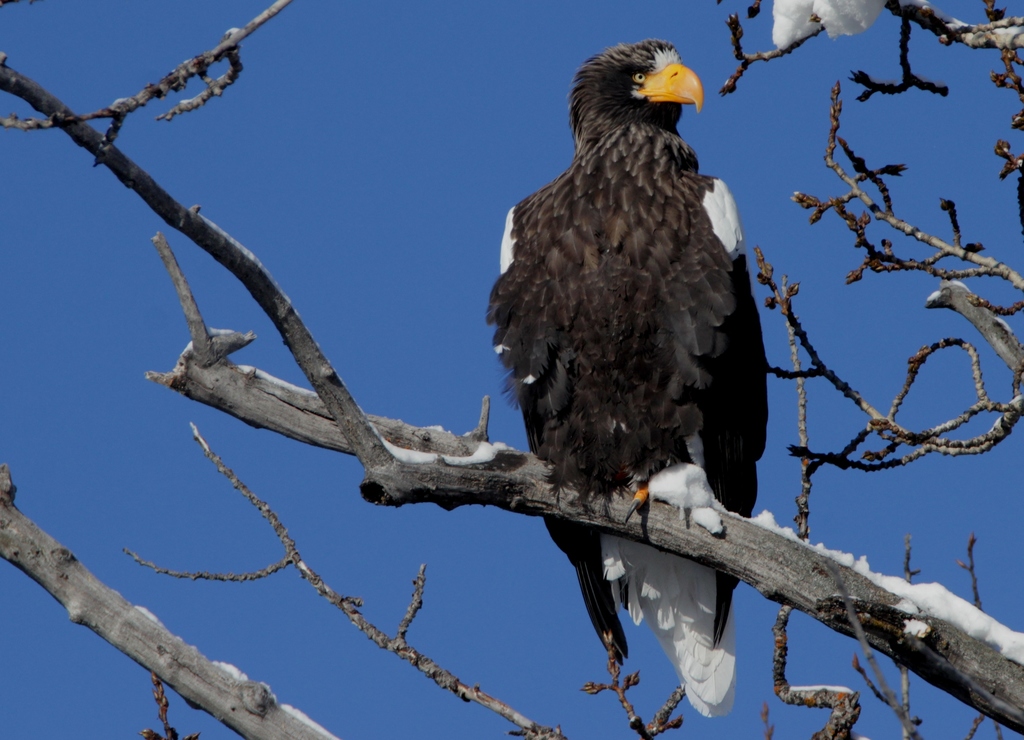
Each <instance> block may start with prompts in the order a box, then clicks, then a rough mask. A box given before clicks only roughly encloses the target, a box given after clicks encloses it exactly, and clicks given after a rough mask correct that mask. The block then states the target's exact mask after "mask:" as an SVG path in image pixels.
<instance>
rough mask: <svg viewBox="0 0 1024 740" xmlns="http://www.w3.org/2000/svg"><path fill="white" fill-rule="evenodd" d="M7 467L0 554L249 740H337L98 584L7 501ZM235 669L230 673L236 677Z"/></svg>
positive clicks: (0, 468) (1, 482) (0, 485)
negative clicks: (300, 718)
mask: <svg viewBox="0 0 1024 740" xmlns="http://www.w3.org/2000/svg"><path fill="white" fill-rule="evenodd" d="M15 492H16V488H15V486H14V484H13V483H12V482H11V474H10V469H9V468H8V467H7V465H0V558H3V559H4V560H7V561H8V562H10V563H11V564H12V565H13V566H15V567H16V568H18V569H19V570H21V571H22V572H24V573H25V575H27V576H28V577H29V578H31V579H32V580H34V581H35V582H36V583H38V584H39V585H40V586H42V587H43V588H44V589H46V591H48V592H49V594H50V595H51V596H53V598H55V599H56V600H57V601H58V602H60V604H61V605H62V606H64V608H66V609H67V611H68V616H69V618H70V619H71V621H72V622H74V623H75V624H81V625H83V626H85V627H88V628H89V629H90V630H92V631H93V632H95V633H96V634H97V635H99V636H100V637H102V638H103V639H104V640H106V641H107V642H108V643H110V644H111V645H112V646H113V647H115V648H117V649H118V650H120V651H121V652H122V653H124V654H125V655H127V656H128V657H129V658H131V659H132V660H134V661H135V662H136V663H138V664H139V665H141V666H142V667H143V668H145V669H147V670H148V671H151V672H152V673H154V674H156V675H157V676H158V677H159V678H160V680H161V681H163V682H164V683H166V684H167V685H168V686H170V687H171V688H173V689H174V690H175V691H176V692H178V694H180V695H181V696H182V697H183V698H184V699H185V700H187V701H188V702H189V703H191V704H194V705H195V706H197V707H199V708H200V709H203V710H204V711H206V712H208V713H209V714H210V715H212V716H213V717H215V718H217V719H218V720H219V721H221V722H223V723H224V724H225V725H226V726H228V727H230V728H231V729H232V730H234V731H235V732H237V733H239V734H240V735H242V736H243V737H246V738H250V739H252V740H256V739H262V740H276V739H277V738H282V737H288V738H296V739H297V740H336V738H334V736H333V735H331V734H330V733H328V732H326V731H324V730H322V728H320V729H319V730H318V729H317V727H316V726H314V725H311V724H309V723H308V722H303V721H300V720H299V719H297V718H296V716H295V715H294V714H292V713H290V712H288V711H287V710H286V709H285V707H284V705H281V704H279V703H278V701H277V698H276V697H275V696H274V694H273V692H272V691H271V690H270V687H268V686H267V685H266V684H264V683H260V682H258V681H250V680H248V679H247V678H245V676H244V674H241V672H239V671H238V670H237V669H234V671H233V672H231V671H227V670H225V669H224V668H223V667H221V666H222V665H223V664H218V663H215V662H213V661H211V660H209V659H208V658H206V657H205V656H204V655H202V654H201V653H200V652H199V651H198V650H197V649H196V648H195V647H193V646H192V645H189V644H187V643H185V642H184V641H183V640H182V639H181V638H180V637H178V636H176V635H174V634H172V633H171V632H169V631H168V630H167V628H166V627H164V626H163V624H161V623H160V621H159V620H158V619H156V618H155V617H154V616H153V615H152V614H150V613H149V611H147V610H145V609H143V608H142V607H139V606H135V605H132V604H130V603H128V602H127V601H125V599H124V598H123V597H122V596H121V595H120V594H119V593H118V592H117V591H115V590H114V589H112V588H110V587H109V586H107V585H105V584H104V583H102V582H101V581H100V580H98V579H97V578H96V576H94V575H93V574H92V573H91V572H89V570H88V569H86V567H85V566H84V565H83V564H82V563H81V562H80V561H79V560H78V559H77V558H76V557H75V556H74V554H72V553H71V551H70V550H68V549H67V548H66V547H64V546H63V545H61V544H60V543H59V542H57V541H56V540H55V539H53V538H52V537H50V535H48V534H47V533H46V532H44V531H42V530H41V529H40V528H39V527H38V526H36V524H35V523H34V522H32V521H31V520H30V519H28V518H27V517H26V516H25V515H24V514H22V513H21V511H19V510H18V508H17V507H16V506H15V505H14V496H15ZM236 674H237V675H236Z"/></svg>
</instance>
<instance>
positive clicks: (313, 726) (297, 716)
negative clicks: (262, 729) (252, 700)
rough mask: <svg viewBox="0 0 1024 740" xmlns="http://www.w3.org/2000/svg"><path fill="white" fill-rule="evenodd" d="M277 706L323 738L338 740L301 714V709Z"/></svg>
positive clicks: (285, 705)
mask: <svg viewBox="0 0 1024 740" xmlns="http://www.w3.org/2000/svg"><path fill="white" fill-rule="evenodd" d="M278 706H279V707H281V709H283V710H284V711H285V712H286V713H287V714H290V715H291V716H293V717H294V718H295V719H297V720H299V722H301V723H302V724H304V725H306V726H307V727H309V728H311V729H313V730H315V731H316V732H319V733H320V734H321V735H323V736H324V738H329V739H330V740H339V738H338V737H336V736H335V735H332V734H331V733H329V732H328V731H327V730H325V729H324V728H323V727H321V726H320V725H318V724H317V723H316V722H314V721H313V720H311V719H310V718H309V717H308V716H307V715H306V713H305V712H303V711H302V710H301V709H296V708H295V707H293V706H292V705H291V704H278Z"/></svg>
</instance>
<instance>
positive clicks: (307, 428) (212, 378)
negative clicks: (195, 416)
mask: <svg viewBox="0 0 1024 740" xmlns="http://www.w3.org/2000/svg"><path fill="white" fill-rule="evenodd" d="M146 378H148V379H149V380H152V381H153V382H155V383H159V384H161V385H164V386H166V387H168V388H170V389H171V390H174V391H177V392H178V393H180V394H182V395H183V396H185V397H186V398H190V399H192V400H193V401H199V402H200V403H204V404H206V405H207V406H212V407H213V408H215V409H219V410H220V411H224V412H225V413H228V414H231V415H232V416H234V417H235V418H237V419H241V420H242V421H244V422H245V423H246V424H249V425H250V426H254V427H256V428H257V429H269V430H271V431H273V432H277V433H278V434H281V435H284V436H285V437H290V438H291V439H294V440H297V441H299V442H303V443H304V444H310V445H315V446H316V447H323V448H325V449H328V450H335V451H337V452H344V453H347V454H349V455H352V454H355V453H354V452H353V449H352V445H351V444H349V442H348V439H347V438H346V437H345V435H344V433H343V432H342V431H341V430H340V429H338V425H337V424H335V423H334V420H333V419H332V418H331V415H330V414H329V413H328V412H327V408H326V407H325V406H324V403H323V401H321V400H320V398H319V397H318V396H317V395H316V394H315V393H313V392H312V391H310V390H306V389H304V388H298V387H296V386H294V385H292V384H290V383H287V382H285V381H283V380H278V379H277V378H274V377H273V376H271V375H267V374H266V373H264V372H262V371H260V370H256V369H255V368H252V367H245V366H240V365H233V364H231V363H230V362H227V361H221V362H218V363H217V364H215V365H212V366H210V367H203V365H202V363H201V362H199V361H198V359H197V358H196V357H195V356H194V355H193V353H192V352H190V351H186V352H184V353H183V354H182V355H181V357H179V358H178V364H177V365H176V366H175V368H174V369H173V370H171V371H170V372H169V373H156V372H149V373H146ZM368 418H369V420H370V422H371V423H372V424H373V425H374V427H376V428H377V430H378V431H379V432H380V434H381V436H382V437H384V439H386V440H388V441H389V442H391V443H392V444H394V445H397V446H398V447H405V448H407V449H412V450H423V451H426V452H437V453H440V454H442V455H457V456H460V457H465V456H466V455H470V454H472V452H473V450H474V449H476V446H477V444H478V443H479V442H478V440H477V438H476V437H474V435H477V436H479V435H480V434H481V431H480V427H479V426H478V428H477V429H476V430H474V431H473V432H470V433H469V434H467V435H465V436H461V437H460V436H457V435H455V434H452V433H451V432H446V431H443V430H441V429H436V428H435V429H426V428H422V427H414V426H412V425H411V424H406V423H405V422H403V421H399V420H397V419H387V418H384V417H382V416H373V415H372V414H371V415H369V416H368ZM483 433H484V434H486V432H483Z"/></svg>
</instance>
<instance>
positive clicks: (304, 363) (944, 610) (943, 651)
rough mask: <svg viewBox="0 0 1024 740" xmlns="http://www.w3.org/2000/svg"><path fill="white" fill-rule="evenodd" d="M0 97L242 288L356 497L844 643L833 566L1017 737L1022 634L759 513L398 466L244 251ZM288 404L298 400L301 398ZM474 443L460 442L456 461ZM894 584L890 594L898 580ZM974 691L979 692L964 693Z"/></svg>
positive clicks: (57, 109) (891, 646) (495, 460)
mask: <svg viewBox="0 0 1024 740" xmlns="http://www.w3.org/2000/svg"><path fill="white" fill-rule="evenodd" d="M0 89H2V90H4V91H7V92H9V93H12V94H14V95H17V96H18V97H21V98H22V99H23V100H25V101H27V102H28V103H29V104H30V105H32V106H33V107H34V108H35V109H36V110H38V111H39V112H40V113H41V114H42V115H44V116H47V117H49V116H61V117H62V120H63V121H64V122H65V123H64V124H63V125H62V126H61V130H63V131H64V132H65V133H66V134H68V136H70V137H71V138H72V140H73V141H75V143H77V144H78V145H79V146H81V147H83V148H84V149H86V150H87V151H89V152H90V153H91V154H92V155H93V156H98V155H99V154H101V153H102V155H103V156H102V157H99V163H100V164H102V165H103V166H105V167H106V168H108V169H109V170H110V171H111V172H112V173H113V174H114V175H115V176H116V177H117V178H118V179H119V180H120V181H121V182H122V183H124V184H125V185H126V186H127V187H128V188H130V189H131V190H133V191H134V192H135V193H136V194H138V195H139V196H140V197H141V198H142V199H143V201H144V202H146V203H147V204H148V205H149V206H150V208H151V209H152V210H153V211H154V212H155V213H156V214H157V215H159V216H160V217H161V218H162V219H164V221H165V222H167V224H168V225H170V226H171V227H172V228H174V229H176V230H177V231H179V232H181V233H182V234H184V235H185V236H187V237H188V238H189V239H191V240H192V241H193V242H194V243H195V244H196V245H198V246H199V247H200V248H202V249H203V250H205V251H206V252H207V253H209V254H210V255H211V256H213V257H214V258H215V259H216V260H217V261H218V262H220V263H221V264H222V265H223V266H224V267H225V268H226V269H228V270H229V271H230V272H231V273H232V274H233V275H234V276H235V277H236V278H237V279H238V280H239V281H240V282H241V283H242V284H243V285H244V286H245V287H246V288H247V289H248V290H249V292H250V294H251V295H252V297H253V299H254V300H255V301H256V302H257V304H258V305H259V306H260V307H261V308H262V309H263V311H264V312H265V313H266V314H267V316H268V317H269V318H270V319H271V321H272V322H273V323H274V325H275V327H276V328H277V330H278V331H279V332H280V334H281V336H282V337H283V338H284V340H285V344H286V346H287V347H288V349H289V350H290V352H291V353H292V355H293V357H294V359H295V360H296V362H297V364H298V365H299V366H300V368H302V370H303V372H304V373H305V375H306V378H307V379H308V381H309V382H310V384H311V385H312V387H313V390H314V391H315V392H316V395H317V396H318V397H319V399H320V400H321V401H322V405H323V408H324V409H326V411H327V413H328V414H329V416H330V418H331V419H333V421H334V422H336V423H337V426H338V428H339V433H340V436H341V437H343V438H344V439H345V444H346V445H348V447H349V449H350V450H352V451H353V452H355V454H356V455H357V456H358V457H359V459H360V461H361V463H362V464H363V466H364V468H365V478H364V481H363V483H362V485H361V487H360V488H361V492H362V494H363V496H364V498H366V499H367V500H369V501H371V502H373V503H376V504H381V505H389V506H403V505H406V504H413V503H425V502H429V503H435V504H437V505H439V506H441V507H443V508H446V509H450V508H455V507H457V506H464V505H491V506H496V507H498V508H501V509H504V510H506V511H510V512H514V513H518V514H523V515H530V516H551V517H555V518H559V519H565V520H571V521H574V522H579V523H582V524H587V525H589V526H592V527H594V528H596V529H599V530H601V531H604V532H608V533H612V534H616V535H618V536H621V537H626V538H628V539H632V540H635V541H643V542H647V543H650V544H653V545H654V546H656V547H658V548H660V549H662V550H664V551H666V552H671V553H675V554H678V555H681V556H684V557H688V558H690V559H692V560H695V561H697V562H700V563H702V564H704V565H707V566H709V567H712V568H715V569H717V570H720V571H723V572H725V573H729V574H732V575H734V576H736V577H738V578H740V579H741V580H743V581H745V582H747V583H749V584H751V585H753V586H754V587H755V588H757V589H758V590H759V591H761V593H762V594H764V595H765V596H766V597H767V598H769V599H772V600H774V601H777V602H779V603H782V604H786V605H790V606H793V607H794V608H797V609H799V610H801V611H804V612H805V613H807V614H809V615H810V616H812V617H813V618H815V619H817V620H818V621H820V622H822V623H823V624H825V625H826V626H828V627H830V628H831V629H833V630H835V631H838V632H840V633H842V634H846V635H852V634H853V632H854V626H853V625H852V624H851V621H850V619H849V617H848V615H847V611H846V608H845V606H844V604H843V600H842V599H841V598H839V597H837V595H836V586H835V581H834V579H833V578H832V576H831V575H830V573H829V565H830V563H832V562H839V563H841V565H840V566H839V571H840V572H841V574H842V578H843V581H844V583H845V584H846V587H847V589H848V590H849V592H850V594H851V598H852V600H853V604H854V606H855V610H856V613H857V615H858V619H863V621H864V629H865V632H866V636H867V637H866V639H867V640H868V641H869V642H870V644H871V646H872V647H873V648H874V649H876V650H879V651H881V652H883V653H885V654H887V655H889V656H891V657H893V658H894V659H895V660H897V661H898V662H900V663H902V664H903V665H906V666H907V667H909V668H910V669H911V670H913V671H914V672H916V673H917V674H918V675H920V676H921V677H922V678H924V679H925V680H927V681H929V682H931V683H933V684H934V685H936V686H938V687H939V688H940V689H942V690H943V691H946V692H948V693H950V694H951V695H952V696H955V697H957V698H958V699H960V700H961V701H964V702H965V703H967V704H969V705H971V706H974V707H975V708H977V709H978V710H979V711H982V712H984V713H986V714H987V715H989V716H991V717H993V718H995V719H997V720H998V721H999V722H1001V723H1003V724H1005V725H1006V726H1009V727H1013V728H1015V729H1016V730H1018V731H1024V712H1021V711H1020V710H1019V709H1016V708H1019V707H1024V665H1022V663H1024V657H1021V656H1018V659H1019V660H1020V661H1021V662H1015V659H1013V658H1011V657H1009V656H1010V655H1014V654H1015V651H1020V650H1022V648H1021V645H1024V636H1021V635H1018V634H1017V633H1013V632H1011V631H1010V630H1008V629H1007V628H1006V627H1004V626H1002V625H999V624H998V623H997V622H995V621H994V620H992V619H991V618H989V617H987V616H986V615H983V614H981V613H980V612H977V610H976V609H974V607H973V606H971V605H969V604H967V603H966V602H962V600H957V599H956V597H953V596H952V594H949V593H948V592H947V591H945V589H942V588H941V587H939V586H937V585H934V584H926V585H927V586H929V587H930V588H929V589H926V590H918V591H913V592H912V591H905V590H902V588H901V590H899V591H896V590H893V589H894V588H895V586H894V584H893V583H891V582H889V581H886V580H884V577H882V576H878V575H877V574H873V573H871V571H870V570H869V569H868V568H867V565H866V563H865V562H864V561H863V560H860V561H855V560H854V558H853V557H852V556H849V555H845V554H843V553H835V552H832V551H828V550H827V549H825V548H823V547H821V546H817V547H811V546H809V545H807V544H806V543H804V542H803V541H801V540H800V539H799V538H798V537H797V535H796V534H795V533H793V532H792V531H791V530H786V529H781V528H779V527H777V526H775V525H774V520H772V519H771V517H770V515H767V516H762V517H761V518H760V519H759V521H757V522H755V521H752V520H748V519H743V518H741V517H737V516H734V515H729V514H727V513H723V514H722V518H723V520H724V522H725V525H726V526H725V530H724V532H723V533H721V534H719V535H712V534H710V533H708V532H707V531H706V530H704V529H703V528H701V527H691V526H689V525H690V522H689V521H688V520H686V519H681V518H680V517H679V512H678V510H676V509H675V508H674V507H671V506H669V505H667V504H662V503H659V502H655V503H654V504H653V505H651V506H650V508H649V510H647V511H645V512H643V514H642V516H640V517H633V518H632V519H631V521H630V522H628V523H627V522H625V521H624V519H625V513H626V510H627V508H628V506H629V501H628V500H627V498H626V497H622V498H614V499H612V500H611V501H608V502H607V505H602V504H599V503H598V502H593V501H584V500H583V499H581V498H579V497H576V496H573V495H572V494H571V492H564V491H563V492H562V493H561V495H559V496H556V495H555V492H554V491H553V490H552V488H551V486H550V485H549V484H548V469H547V467H546V466H545V465H544V464H543V463H542V462H541V461H539V460H538V459H537V458H536V457H534V456H532V455H529V454H526V453H522V452H518V451H515V450H511V449H494V450H491V451H489V453H488V454H487V455H484V456H483V457H484V458H486V461H485V462H475V463H474V464H458V461H452V460H450V459H448V456H447V455H444V454H434V455H432V456H430V461H429V462H422V463H415V462H408V461H406V460H403V459H398V458H397V457H395V456H394V455H392V454H391V452H389V450H388V448H387V447H386V445H385V444H384V440H383V439H382V434H383V433H384V432H383V430H380V429H378V427H376V426H375V425H374V424H373V423H372V422H371V420H370V419H369V418H368V417H366V415H365V414H364V413H363V412H362V410H361V409H360V408H359V406H358V405H357V404H356V402H355V400H354V399H353V398H352V397H351V395H350V394H349V393H348V390H347V389H346V388H345V386H344V384H343V383H342V381H341V379H340V377H338V375H337V373H336V372H335V371H334V369H333V368H332V367H331V365H330V363H329V362H328V361H327V359H326V357H324V356H323V354H322V352H321V351H320V349H319V346H318V345H317V343H316V342H315V340H314V339H313V337H312V335H311V334H310V332H309V330H308V328H307V327H306V326H305V325H304V324H303V322H302V320H301V319H300V317H299V315H298V313H297V311H296V310H295V308H294V306H293V305H292V303H291V302H290V300H289V299H288V297H287V296H286V295H285V294H284V292H283V291H282V290H281V289H280V287H279V286H278V285H277V283H276V282H275V281H274V279H273V277H272V276H271V275H270V274H269V273H268V272H267V271H266V269H265V268H264V267H263V266H262V265H261V264H260V263H259V260H257V259H256V257H255V256H254V255H252V253H251V252H249V251H248V250H246V249H245V248H244V247H243V246H242V245H241V244H239V243H238V242H237V241H236V240H234V239H233V238H231V237H230V236H229V235H228V234H226V233H225V232H224V231H222V230H221V229H220V228H218V227H217V226H216V225H215V224H213V223H212V222H211V221H209V220H207V219H205V218H203V217H201V216H199V215H198V213H196V212H195V211H193V210H190V209H187V208H185V207H184V206H182V205H181V204H180V203H178V202H177V201H175V200H174V199H173V198H171V196H170V195H169V194H168V193H167V192H166V191H165V190H163V188H161V187H160V186H159V185H158V184H157V183H156V182H155V181H154V180H153V178H152V177H151V176H150V175H149V174H148V173H146V172H145V171H144V170H142V169H141V168H140V167H139V166H138V165H137V164H136V163H135V162H133V161H132V160H130V159H129V158H128V157H127V156H125V155H124V154H123V153H122V152H121V151H120V150H119V149H118V148H117V147H116V146H114V145H112V144H110V143H109V142H106V141H105V140H104V137H103V136H102V135H100V134H99V133H97V132H96V131H95V130H94V129H92V128H91V127H90V126H89V125H88V124H87V123H84V122H81V121H78V120H76V119H75V117H74V113H73V112H72V111H71V110H70V109H68V108H67V106H65V105H64V104H63V103H62V102H61V101H60V100H58V99H57V98H55V97H54V96H53V95H51V94H50V93H49V92H47V91H46V90H44V89H43V88H41V87H40V86H39V85H37V84H36V83H34V82H33V81H31V80H29V79H28V78H26V77H24V76H23V75H20V74H19V73H17V72H15V71H14V70H12V69H10V68H9V67H6V66H0ZM858 187H859V185H858ZM219 362H220V363H226V362H227V360H226V359H222V360H220V361H219ZM271 385H275V386H277V387H276V388H274V389H272V391H281V388H282V386H283V384H280V383H277V384H271ZM296 390H298V389H296ZM289 392H290V393H292V394H295V391H289ZM297 395H302V394H301V391H299V392H298V393H297ZM263 400H266V396H264V398H263ZM393 424H395V425H396V426H398V424H397V423H393ZM406 429H408V428H406ZM425 431H426V430H412V431H411V432H410V433H409V437H410V438H411V439H412V440H413V441H415V442H417V444H419V445H421V447H420V449H421V451H424V452H428V453H438V452H440V450H439V449H437V448H436V447H435V446H434V442H435V440H436V441H438V442H441V443H445V444H448V443H453V442H454V441H457V438H455V437H454V435H450V434H442V433H437V434H436V435H435V434H434V433H433V431H431V436H430V438H429V442H428V439H427V436H426V434H425ZM303 433H305V432H303ZM479 436H480V435H479V434H477V437H479ZM335 439H337V437H335ZM458 443H459V444H462V442H458ZM483 444H485V443H484V442H480V441H476V440H471V442H470V444H469V447H470V450H469V451H470V454H471V455H472V453H475V452H477V451H478V448H479V447H480V446H482V445H483ZM492 452H493V454H491V453H492ZM478 459H480V458H474V460H478ZM462 462H463V463H467V462H470V461H469V460H464V461H462ZM12 508H13V507H11V506H4V507H0V511H2V512H3V514H4V516H6V515H7V512H8V511H9V510H12ZM0 524H2V523H0ZM5 531H9V527H7V528H6V529H5V528H4V527H3V526H0V537H2V536H4V534H3V533H4V532H5ZM896 580H899V582H900V583H903V581H902V579H896ZM880 584H882V585H880ZM920 587H921V584H915V585H914V586H909V585H907V588H913V589H920ZM866 617H870V619H868V618H866ZM910 618H913V619H916V620H918V621H920V622H921V623H923V624H925V625H927V628H928V629H927V630H926V634H924V636H923V637H922V638H920V639H919V638H916V637H914V638H913V639H910V637H908V635H907V633H906V621H907V619H910ZM925 648H927V650H926V649H925ZM1000 651H1005V653H1006V654H1003V653H1001V652H1000ZM936 656H937V657H936ZM978 686H981V687H983V688H985V690H984V691H982V692H979V691H977V690H976V689H977V687H978ZM994 692H998V693H999V694H1000V698H999V700H998V701H996V700H995V699H994V698H993V693H994ZM1008 707H1009V708H1008Z"/></svg>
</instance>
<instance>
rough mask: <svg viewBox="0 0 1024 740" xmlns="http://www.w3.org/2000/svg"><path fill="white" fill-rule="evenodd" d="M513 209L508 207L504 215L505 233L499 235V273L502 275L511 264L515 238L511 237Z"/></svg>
mask: <svg viewBox="0 0 1024 740" xmlns="http://www.w3.org/2000/svg"><path fill="white" fill-rule="evenodd" d="M515 211H516V207H515V206H512V207H511V208H509V209H508V216H506V217H505V233H504V234H503V235H502V237H501V273H502V274H503V275H504V274H505V270H507V269H508V266H509V265H511V264H512V249H513V247H515V245H516V240H515V239H513V238H512V214H513V213H515Z"/></svg>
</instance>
